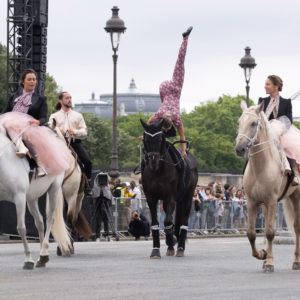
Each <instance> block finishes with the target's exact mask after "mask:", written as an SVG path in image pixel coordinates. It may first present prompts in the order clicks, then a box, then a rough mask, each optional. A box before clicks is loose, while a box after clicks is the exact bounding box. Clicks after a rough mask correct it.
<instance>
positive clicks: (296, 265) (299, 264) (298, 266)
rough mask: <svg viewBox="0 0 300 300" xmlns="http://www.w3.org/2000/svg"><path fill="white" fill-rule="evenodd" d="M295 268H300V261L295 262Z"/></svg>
mask: <svg viewBox="0 0 300 300" xmlns="http://www.w3.org/2000/svg"><path fill="white" fill-rule="evenodd" d="M293 270H300V262H294V263H293Z"/></svg>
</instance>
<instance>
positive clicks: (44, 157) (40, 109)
mask: <svg viewBox="0 0 300 300" xmlns="http://www.w3.org/2000/svg"><path fill="white" fill-rule="evenodd" d="M36 77H37V76H36V73H35V71H34V70H32V69H27V70H25V71H24V72H23V73H22V74H21V78H20V81H19V84H20V86H21V88H22V89H21V90H20V91H18V92H17V93H15V94H13V95H12V96H11V97H10V99H9V100H8V102H7V104H6V107H5V109H4V111H3V113H4V114H2V115H1V116H0V123H1V125H2V126H3V127H4V128H5V129H6V130H7V132H8V135H9V137H10V138H11V139H12V141H13V142H14V143H15V145H16V148H17V152H16V154H17V156H19V157H21V158H22V157H24V156H25V155H27V154H28V155H30V156H31V157H32V158H33V159H34V160H35V161H36V163H37V166H38V168H37V176H39V177H42V176H45V175H46V174H51V175H57V174H60V173H62V172H64V171H65V170H67V169H68V167H69V155H70V153H69V150H68V148H67V147H66V145H64V143H63V142H62V141H60V140H59V139H58V138H56V136H55V135H54V133H53V132H52V131H51V130H50V129H48V128H47V127H44V126H40V125H43V124H44V123H45V122H46V118H47V102H46V97H45V96H40V95H38V94H37V93H35V92H34V90H35V87H36V84H37V80H36Z"/></svg>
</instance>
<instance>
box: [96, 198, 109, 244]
mask: <svg viewBox="0 0 300 300" xmlns="http://www.w3.org/2000/svg"><path fill="white" fill-rule="evenodd" d="M95 206H96V208H95V209H96V211H95V220H96V228H95V233H96V238H100V232H101V223H102V222H103V225H104V236H108V235H109V230H108V222H109V219H108V215H107V214H108V211H107V210H108V209H109V205H108V200H107V199H101V198H100V197H99V198H97V199H96V205H95Z"/></svg>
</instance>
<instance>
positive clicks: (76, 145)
mask: <svg viewBox="0 0 300 300" xmlns="http://www.w3.org/2000/svg"><path fill="white" fill-rule="evenodd" d="M70 145H71V146H72V148H73V149H74V151H75V152H76V153H77V155H78V157H79V160H80V161H81V162H82V164H83V168H84V170H83V171H84V173H85V175H86V177H87V178H88V179H91V177H92V162H91V160H90V157H89V155H88V154H87V152H86V151H85V150H84V148H83V146H82V144H81V141H80V140H75V142H73V141H71V143H70Z"/></svg>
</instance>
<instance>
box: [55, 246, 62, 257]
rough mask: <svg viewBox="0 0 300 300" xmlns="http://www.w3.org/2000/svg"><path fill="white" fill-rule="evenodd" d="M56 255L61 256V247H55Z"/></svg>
mask: <svg viewBox="0 0 300 300" xmlns="http://www.w3.org/2000/svg"><path fill="white" fill-rule="evenodd" d="M56 255H57V256H62V253H61V249H60V248H59V247H58V246H57V248H56Z"/></svg>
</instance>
